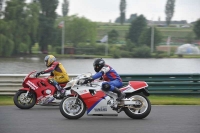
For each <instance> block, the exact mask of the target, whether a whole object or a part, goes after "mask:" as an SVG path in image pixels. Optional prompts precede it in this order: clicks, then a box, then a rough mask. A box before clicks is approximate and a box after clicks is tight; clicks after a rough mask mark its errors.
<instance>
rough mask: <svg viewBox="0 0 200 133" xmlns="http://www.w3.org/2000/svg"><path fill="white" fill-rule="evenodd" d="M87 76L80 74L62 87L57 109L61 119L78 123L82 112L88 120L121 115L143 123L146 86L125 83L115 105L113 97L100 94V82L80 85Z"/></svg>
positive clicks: (148, 109)
mask: <svg viewBox="0 0 200 133" xmlns="http://www.w3.org/2000/svg"><path fill="white" fill-rule="evenodd" d="M91 75H92V74H91V73H86V74H81V75H79V76H77V77H76V78H74V79H72V80H71V81H70V82H68V83H67V85H66V86H65V88H67V91H66V95H67V96H66V97H65V98H64V99H62V101H61V103H60V107H59V108H60V112H61V114H62V115H63V116H64V117H66V118H68V119H79V118H81V117H82V116H83V115H84V114H85V112H86V111H87V115H88V116H104V115H105V116H109V115H110V116H117V115H118V113H120V112H121V111H124V112H125V113H126V115H127V116H129V117H130V118H132V119H143V118H145V117H147V116H148V115H149V113H150V112H151V103H150V101H149V99H148V98H147V96H149V93H148V90H147V87H148V85H147V83H146V82H144V81H129V83H128V85H127V86H124V87H122V88H120V90H121V91H122V92H123V93H125V94H126V97H125V98H124V99H122V100H121V101H116V99H117V94H115V93H113V92H110V91H109V92H104V91H102V90H101V84H102V83H103V82H104V81H101V80H95V81H93V82H91V83H88V84H83V82H84V81H85V79H87V78H89V77H91Z"/></svg>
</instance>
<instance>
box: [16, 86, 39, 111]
mask: <svg viewBox="0 0 200 133" xmlns="http://www.w3.org/2000/svg"><path fill="white" fill-rule="evenodd" d="M26 92H27V91H25V90H19V91H17V92H16V94H15V95H14V98H13V101H14V104H15V105H16V106H17V107H18V108H20V109H30V108H32V107H33V106H34V105H35V104H36V95H35V93H32V92H29V94H28V96H27V97H26V96H25V94H26Z"/></svg>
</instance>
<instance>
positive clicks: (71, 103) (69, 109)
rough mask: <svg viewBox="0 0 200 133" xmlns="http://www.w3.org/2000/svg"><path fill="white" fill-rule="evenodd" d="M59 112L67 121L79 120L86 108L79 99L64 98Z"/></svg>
mask: <svg viewBox="0 0 200 133" xmlns="http://www.w3.org/2000/svg"><path fill="white" fill-rule="evenodd" d="M59 108H60V112H61V114H62V115H63V116H64V117H65V118H67V119H79V118H81V117H82V116H83V115H84V113H85V111H86V106H85V104H84V103H83V101H82V100H81V99H80V98H76V97H73V96H72V97H65V98H64V99H63V100H62V101H61V103H60V107H59Z"/></svg>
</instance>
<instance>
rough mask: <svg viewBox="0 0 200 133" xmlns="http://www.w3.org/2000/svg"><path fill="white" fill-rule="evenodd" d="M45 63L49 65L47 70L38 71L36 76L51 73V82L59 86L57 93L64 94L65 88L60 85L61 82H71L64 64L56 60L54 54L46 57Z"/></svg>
mask: <svg viewBox="0 0 200 133" xmlns="http://www.w3.org/2000/svg"><path fill="white" fill-rule="evenodd" d="M44 62H45V65H46V66H47V67H48V68H47V69H46V70H44V71H41V72H38V73H37V74H36V77H38V76H39V75H40V74H45V73H51V75H50V76H51V77H49V82H50V83H51V84H52V85H54V86H55V87H56V88H57V90H58V91H57V94H59V93H60V94H61V96H63V95H64V93H65V89H62V87H61V86H60V85H59V83H67V82H69V76H68V74H67V72H66V70H65V68H64V67H63V65H62V64H61V63H60V62H58V61H56V58H55V57H54V56H53V55H47V56H46V57H45V58H44Z"/></svg>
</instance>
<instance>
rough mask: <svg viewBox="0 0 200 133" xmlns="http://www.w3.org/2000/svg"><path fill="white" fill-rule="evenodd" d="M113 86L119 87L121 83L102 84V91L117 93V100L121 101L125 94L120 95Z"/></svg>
mask: <svg viewBox="0 0 200 133" xmlns="http://www.w3.org/2000/svg"><path fill="white" fill-rule="evenodd" d="M116 82H117V81H116ZM114 84H115V85H117V86H121V83H115V82H112V81H111V82H105V83H103V84H102V90H104V91H112V92H114V93H117V96H118V98H117V100H121V99H123V98H124V97H125V94H124V93H121V91H120V90H119V89H118V88H117V87H115V86H114Z"/></svg>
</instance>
